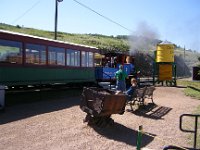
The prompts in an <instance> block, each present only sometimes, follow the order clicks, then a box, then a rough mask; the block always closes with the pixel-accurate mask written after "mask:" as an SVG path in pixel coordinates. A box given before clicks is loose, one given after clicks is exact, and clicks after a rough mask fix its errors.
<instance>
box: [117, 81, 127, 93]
mask: <svg viewBox="0 0 200 150" xmlns="http://www.w3.org/2000/svg"><path fill="white" fill-rule="evenodd" d="M116 89H117V90H119V91H122V92H125V91H126V82H125V81H124V80H117V81H116Z"/></svg>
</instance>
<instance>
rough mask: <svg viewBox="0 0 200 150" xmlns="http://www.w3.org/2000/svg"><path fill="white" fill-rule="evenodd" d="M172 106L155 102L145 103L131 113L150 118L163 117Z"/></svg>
mask: <svg viewBox="0 0 200 150" xmlns="http://www.w3.org/2000/svg"><path fill="white" fill-rule="evenodd" d="M171 110H172V108H169V107H165V106H158V105H156V104H155V103H148V104H147V105H144V106H140V107H139V108H138V109H137V110H135V111H133V112H132V113H133V114H135V115H137V116H143V117H146V118H151V119H163V116H165V115H166V114H168V113H169V112H170V111H171Z"/></svg>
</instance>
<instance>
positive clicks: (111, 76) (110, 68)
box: [95, 53, 135, 82]
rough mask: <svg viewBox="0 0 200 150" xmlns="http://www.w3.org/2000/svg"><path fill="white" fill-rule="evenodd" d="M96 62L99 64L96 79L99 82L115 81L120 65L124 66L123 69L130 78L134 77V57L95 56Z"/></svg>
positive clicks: (121, 54)
mask: <svg viewBox="0 0 200 150" xmlns="http://www.w3.org/2000/svg"><path fill="white" fill-rule="evenodd" d="M97 56H98V57H97ZM95 62H97V63H95V64H96V65H95V66H96V67H95V77H96V80H97V81H100V82H103V81H110V82H112V81H115V72H116V71H117V70H118V69H119V66H120V65H123V66H124V67H123V69H124V71H125V72H126V73H127V75H128V76H129V78H131V77H132V76H133V75H134V70H135V67H134V58H133V56H130V55H127V54H123V53H105V54H99V55H95ZM128 82H129V81H128Z"/></svg>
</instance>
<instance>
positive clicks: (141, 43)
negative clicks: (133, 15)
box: [129, 22, 159, 54]
mask: <svg viewBox="0 0 200 150" xmlns="http://www.w3.org/2000/svg"><path fill="white" fill-rule="evenodd" d="M158 39H159V34H158V32H157V31H156V29H154V28H153V27H150V26H149V25H148V24H147V23H146V22H141V23H139V24H138V26H137V29H136V31H135V32H134V33H133V34H132V35H131V36H130V38H129V42H130V47H131V50H130V54H134V53H136V52H137V51H148V50H152V49H153V50H154V49H155V46H156V44H157V43H158ZM152 45H154V46H152Z"/></svg>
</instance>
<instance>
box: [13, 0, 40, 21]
mask: <svg viewBox="0 0 200 150" xmlns="http://www.w3.org/2000/svg"><path fill="white" fill-rule="evenodd" d="M40 2H41V0H39V1H37V2H36V3H34V4H33V5H32V6H31V7H30V8H29V9H27V10H26V11H25V12H24V13H23V14H22V15H21V16H19V17H18V18H17V19H15V20H14V21H13V22H12V24H14V23H16V22H17V21H18V20H20V19H21V18H22V17H24V16H25V15H26V14H27V13H28V12H29V11H31V10H32V9H33V8H34V7H35V6H36V5H38V4H39V3H40Z"/></svg>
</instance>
